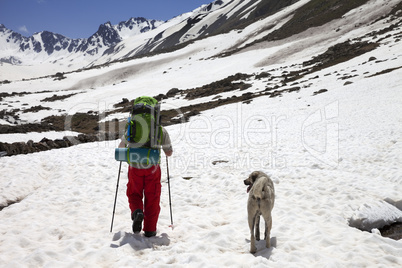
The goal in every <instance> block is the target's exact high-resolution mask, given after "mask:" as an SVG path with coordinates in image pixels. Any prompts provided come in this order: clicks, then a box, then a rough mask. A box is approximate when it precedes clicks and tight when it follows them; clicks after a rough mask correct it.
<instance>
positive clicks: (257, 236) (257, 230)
mask: <svg viewBox="0 0 402 268" xmlns="http://www.w3.org/2000/svg"><path fill="white" fill-rule="evenodd" d="M255 239H256V240H257V241H260V215H258V214H257V216H255Z"/></svg>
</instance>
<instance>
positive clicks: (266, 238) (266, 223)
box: [264, 213, 272, 248]
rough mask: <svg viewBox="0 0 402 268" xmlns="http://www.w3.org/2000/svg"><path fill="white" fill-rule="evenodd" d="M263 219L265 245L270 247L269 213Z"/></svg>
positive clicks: (270, 225)
mask: <svg viewBox="0 0 402 268" xmlns="http://www.w3.org/2000/svg"><path fill="white" fill-rule="evenodd" d="M264 221H265V246H266V247H267V248H270V247H271V228H272V217H271V213H269V215H267V216H266V217H264Z"/></svg>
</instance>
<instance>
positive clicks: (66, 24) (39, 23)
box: [0, 0, 213, 38]
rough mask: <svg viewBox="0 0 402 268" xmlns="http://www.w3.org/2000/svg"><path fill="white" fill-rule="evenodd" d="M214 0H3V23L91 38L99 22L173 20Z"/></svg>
mask: <svg viewBox="0 0 402 268" xmlns="http://www.w3.org/2000/svg"><path fill="white" fill-rule="evenodd" d="M211 2H213V0H174V1H172V0H147V1H144V0H142V1H140V0H114V1H110V0H0V24H4V25H5V26H6V27H7V28H8V29H11V30H13V31H15V32H18V33H20V34H22V35H24V36H31V35H32V34H34V33H36V32H41V31H50V32H54V33H58V34H62V35H64V36H66V37H70V38H88V37H90V36H91V35H92V34H94V33H95V32H96V31H97V30H98V28H99V25H101V24H103V23H105V22H108V21H110V22H111V23H112V24H118V23H119V22H121V21H126V20H128V19H130V18H131V17H144V18H146V19H156V20H164V21H165V20H169V19H171V18H173V17H175V16H177V15H180V14H183V13H186V12H189V11H192V10H194V9H195V8H197V7H200V6H201V5H203V4H208V3H211Z"/></svg>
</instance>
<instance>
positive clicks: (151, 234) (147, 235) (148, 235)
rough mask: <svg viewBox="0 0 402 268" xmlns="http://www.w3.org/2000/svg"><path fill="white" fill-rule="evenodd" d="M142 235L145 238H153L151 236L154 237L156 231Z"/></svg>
mask: <svg viewBox="0 0 402 268" xmlns="http://www.w3.org/2000/svg"><path fill="white" fill-rule="evenodd" d="M144 235H145V236H146V237H153V236H155V235H156V231H153V232H144Z"/></svg>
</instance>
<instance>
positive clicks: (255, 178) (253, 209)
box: [244, 171, 275, 253]
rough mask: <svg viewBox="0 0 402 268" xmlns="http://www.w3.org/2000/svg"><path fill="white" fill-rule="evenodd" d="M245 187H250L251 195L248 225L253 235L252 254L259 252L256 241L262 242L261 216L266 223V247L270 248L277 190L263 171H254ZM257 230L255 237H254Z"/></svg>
mask: <svg viewBox="0 0 402 268" xmlns="http://www.w3.org/2000/svg"><path fill="white" fill-rule="evenodd" d="M244 184H245V185H249V187H248V188H247V192H248V193H249V196H248V202H247V212H248V225H249V227H250V233H251V238H250V240H251V245H250V252H251V253H255V252H257V247H256V246H255V240H256V239H257V241H259V240H260V216H262V217H263V218H264V221H265V241H266V247H267V248H269V247H270V246H271V244H270V233H271V228H272V215H271V211H272V208H273V207H274V201H275V189H274V184H273V182H272V180H271V179H270V178H269V176H268V175H267V174H265V173H263V172H261V171H254V172H253V173H251V174H250V176H249V177H248V178H247V179H246V180H244ZM254 228H255V236H254Z"/></svg>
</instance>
